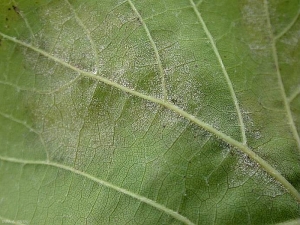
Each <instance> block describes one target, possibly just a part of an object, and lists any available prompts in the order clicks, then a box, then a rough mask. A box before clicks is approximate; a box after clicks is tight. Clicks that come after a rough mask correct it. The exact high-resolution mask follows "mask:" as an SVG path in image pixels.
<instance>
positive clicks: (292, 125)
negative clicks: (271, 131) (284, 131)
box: [264, 0, 300, 152]
mask: <svg viewBox="0 0 300 225" xmlns="http://www.w3.org/2000/svg"><path fill="white" fill-rule="evenodd" d="M264 8H265V11H266V16H267V25H268V29H269V31H270V36H271V46H272V54H273V59H274V62H275V67H276V74H277V79H278V84H279V89H280V92H281V96H282V99H283V103H284V107H285V110H286V113H287V119H288V124H289V125H290V129H291V131H292V134H293V137H294V138H295V140H296V143H297V147H298V149H299V152H300V137H299V134H298V131H297V128H296V126H295V123H294V120H293V116H292V112H291V108H290V103H289V101H288V98H287V96H286V93H285V88H284V85H283V81H282V76H281V73H280V69H279V62H278V54H277V48H276V42H275V40H276V38H275V37H274V34H273V32H272V26H271V21H270V13H269V7H268V1H267V0H264Z"/></svg>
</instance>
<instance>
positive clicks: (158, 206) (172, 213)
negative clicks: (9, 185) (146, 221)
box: [0, 156, 195, 225]
mask: <svg viewBox="0 0 300 225" xmlns="http://www.w3.org/2000/svg"><path fill="white" fill-rule="evenodd" d="M0 160H3V161H6V162H11V163H21V164H27V165H30V164H31V165H44V166H52V167H56V168H59V169H63V170H67V171H70V172H72V173H74V174H78V175H80V176H83V177H86V178H88V179H89V180H92V181H94V182H96V183H98V184H100V185H103V186H105V187H108V188H111V189H113V190H115V191H118V192H120V193H123V194H125V195H128V196H131V197H132V198H135V199H137V200H139V201H141V202H144V203H146V204H148V205H150V206H152V207H154V208H156V209H158V210H160V211H163V212H165V213H166V214H168V215H170V216H172V217H174V218H175V219H177V220H179V221H181V222H183V223H184V224H187V225H195V224H194V223H193V222H191V221H190V220H189V219H187V218H186V217H184V216H182V215H180V214H179V213H178V212H175V211H173V210H171V209H169V208H167V207H166V206H164V205H161V204H159V203H157V202H155V201H153V200H151V199H149V198H146V197H144V196H141V195H139V194H136V193H134V192H131V191H128V190H126V189H124V188H121V187H119V186H116V185H114V184H112V183H110V182H107V181H104V180H101V179H99V178H97V177H94V176H93V175H91V174H88V173H85V172H83V171H80V170H77V169H74V168H72V167H69V166H66V165H63V164H59V163H55V162H47V161H33V160H23V159H16V158H9V157H3V156H0Z"/></svg>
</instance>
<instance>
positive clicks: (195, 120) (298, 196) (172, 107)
mask: <svg viewBox="0 0 300 225" xmlns="http://www.w3.org/2000/svg"><path fill="white" fill-rule="evenodd" d="M0 35H1V36H2V37H3V38H6V39H8V40H10V41H12V42H14V43H16V44H19V45H22V46H24V47H27V48H30V49H32V50H34V51H36V52H38V53H40V54H42V55H44V56H46V57H48V58H49V59H52V60H53V61H55V62H58V63H60V64H61V65H63V66H65V67H66V68H69V69H72V70H74V71H77V72H78V73H80V74H82V76H85V77H89V78H91V79H95V80H99V81H101V82H103V83H105V84H107V85H109V86H112V87H115V88H117V89H119V90H121V91H124V92H127V93H129V94H132V95H134V96H137V97H140V98H142V99H145V100H148V101H151V102H153V103H157V104H159V105H162V106H164V107H166V108H167V109H170V110H172V111H174V112H176V113H177V114H178V115H180V116H182V117H184V118H186V119H187V120H189V121H191V122H193V123H195V124H196V125H198V126H199V127H202V128H203V129H205V130H207V131H208V132H210V133H212V134H214V135H216V136H217V137H218V138H221V139H222V140H223V141H225V142H226V143H228V144H230V145H232V146H234V147H236V148H238V149H239V150H241V151H242V152H244V153H245V154H247V155H248V156H249V157H250V158H251V159H253V160H254V161H256V162H257V163H258V164H259V165H260V166H261V167H262V168H263V169H264V170H266V172H267V173H268V174H269V175H271V176H272V177H274V178H275V179H276V180H278V181H279V182H280V183H281V184H282V185H283V186H284V187H285V188H286V189H287V190H288V192H289V193H290V194H291V195H292V196H294V198H295V199H296V200H297V201H298V202H300V194H299V193H298V191H297V190H296V189H295V187H294V186H293V185H292V184H291V183H290V182H288V181H287V180H286V179H285V178H284V177H283V176H282V175H281V174H280V173H279V172H278V171H277V170H276V169H275V168H273V167H272V166H271V165H270V164H269V163H268V162H266V161H265V160H264V159H262V158H261V157H259V156H258V155H257V154H256V153H255V152H253V151H252V150H251V149H250V148H249V147H247V146H246V145H244V144H243V143H241V142H239V141H237V140H235V139H233V138H232V137H230V136H228V135H226V134H224V133H223V132H221V131H219V130H217V129H215V128H214V127H213V126H211V125H210V124H207V123H205V122H203V121H201V120H200V119H198V118H196V117H195V116H193V115H191V114H189V113H188V112H185V111H184V110H182V109H180V108H179V107H177V106H176V105H174V104H171V103H170V102H165V101H163V100H161V99H158V98H155V97H152V96H149V95H146V94H143V93H140V92H137V91H135V90H133V89H130V88H127V87H125V86H122V85H120V84H118V83H115V82H113V81H111V80H109V79H107V78H105V77H101V76H97V75H94V74H92V73H89V72H86V71H83V70H80V69H78V68H76V67H75V66H73V65H70V64H68V63H66V62H64V61H62V60H61V59H59V58H56V57H55V56H52V55H50V54H49V53H47V52H45V51H43V50H41V49H38V48H36V47H33V46H31V45H30V44H27V43H25V42H22V41H19V40H17V39H16V38H14V37H11V36H8V35H6V34H3V33H2V32H0Z"/></svg>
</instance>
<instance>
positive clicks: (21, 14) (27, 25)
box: [12, 0, 35, 40]
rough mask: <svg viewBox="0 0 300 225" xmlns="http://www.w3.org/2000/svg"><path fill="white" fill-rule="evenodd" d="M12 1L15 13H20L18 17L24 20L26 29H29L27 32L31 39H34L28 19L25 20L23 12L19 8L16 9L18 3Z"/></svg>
mask: <svg viewBox="0 0 300 225" xmlns="http://www.w3.org/2000/svg"><path fill="white" fill-rule="evenodd" d="M12 3H13V4H14V10H15V11H16V13H18V14H19V15H20V17H21V18H22V19H23V20H24V22H25V25H26V27H27V29H28V31H29V33H30V35H31V37H32V39H33V40H35V37H34V34H33V31H32V28H31V26H30V24H29V22H28V20H27V19H26V17H25V16H24V14H23V12H22V11H21V10H19V9H18V7H17V5H18V4H17V3H16V1H15V0H12Z"/></svg>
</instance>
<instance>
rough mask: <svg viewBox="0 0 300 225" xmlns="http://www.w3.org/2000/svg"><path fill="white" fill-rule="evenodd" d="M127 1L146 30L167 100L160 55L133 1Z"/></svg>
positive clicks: (164, 96)
mask: <svg viewBox="0 0 300 225" xmlns="http://www.w3.org/2000/svg"><path fill="white" fill-rule="evenodd" d="M128 3H129V4H130V7H131V8H132V10H133V11H134V13H135V14H136V15H137V17H138V18H139V20H140V22H141V23H142V25H143V27H144V29H145V31H146V34H147V37H148V39H149V41H150V43H151V46H152V48H153V50H154V53H155V57H156V61H157V64H158V68H159V73H160V76H161V85H162V91H163V99H164V101H167V99H168V93H167V89H166V81H165V72H164V69H163V66H162V62H161V59H160V56H159V53H158V49H157V46H156V44H155V42H154V40H153V38H152V36H151V33H150V31H149V29H148V26H147V25H146V23H145V21H144V20H143V18H142V16H141V14H140V13H139V11H138V10H137V8H136V7H135V5H134V4H133V2H132V1H131V0H128Z"/></svg>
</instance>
